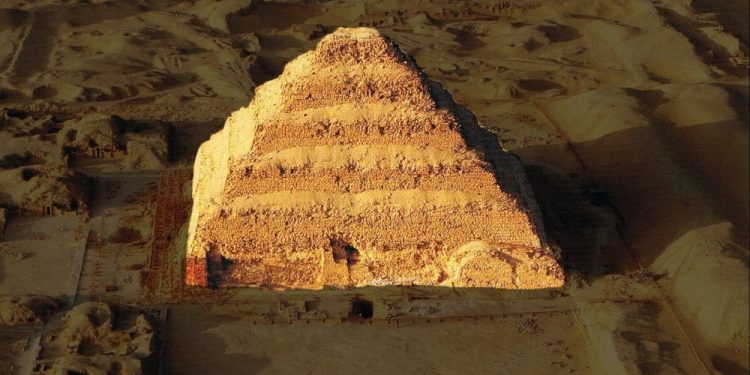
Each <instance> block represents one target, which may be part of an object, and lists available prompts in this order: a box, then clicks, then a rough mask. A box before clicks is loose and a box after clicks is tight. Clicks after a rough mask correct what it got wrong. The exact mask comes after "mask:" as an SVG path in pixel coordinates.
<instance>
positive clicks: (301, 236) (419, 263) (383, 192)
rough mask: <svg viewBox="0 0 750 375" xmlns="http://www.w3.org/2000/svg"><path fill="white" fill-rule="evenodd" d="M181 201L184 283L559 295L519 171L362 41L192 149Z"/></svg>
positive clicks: (405, 70) (304, 58)
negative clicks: (189, 204)
mask: <svg viewBox="0 0 750 375" xmlns="http://www.w3.org/2000/svg"><path fill="white" fill-rule="evenodd" d="M193 198H194V204H193V212H192V217H191V221H190V233H189V240H188V242H189V243H188V258H187V272H186V275H187V276H186V277H187V282H188V283H189V284H196V285H209V284H211V285H226V284H235V285H254V286H271V287H298V288H299V287H301V288H322V287H324V286H337V287H349V286H364V285H391V284H420V285H454V286H466V287H479V286H481V287H499V288H510V289H529V288H548V287H559V286H561V285H562V284H563V273H562V270H561V268H560V266H559V265H558V264H557V261H556V259H555V257H554V255H553V254H552V252H551V251H550V250H549V249H548V248H547V247H546V243H545V242H546V241H545V236H544V230H543V227H542V222H541V219H540V216H539V213H538V208H537V206H536V203H535V202H534V199H533V197H532V194H531V190H530V188H529V186H528V183H527V181H526V178H525V175H524V172H523V169H522V167H521V165H520V163H519V162H518V160H517V159H516V158H515V157H513V156H512V155H509V154H507V153H504V152H503V151H502V148H501V146H500V144H499V142H498V140H497V138H495V137H494V136H492V135H491V134H490V133H488V132H486V131H484V130H483V129H481V128H480V127H479V125H478V124H477V122H476V119H475V117H474V115H473V114H472V113H471V112H469V111H468V110H467V109H466V108H463V107H460V106H459V105H457V104H456V103H455V102H453V100H452V98H451V97H450V95H449V94H448V93H447V92H446V91H445V90H443V89H442V87H441V86H440V85H439V84H437V83H436V82H433V81H431V80H429V79H428V78H427V77H426V76H425V75H424V74H423V73H422V72H421V71H420V70H419V68H418V67H417V65H416V64H415V62H414V61H413V60H412V59H411V58H410V57H408V56H407V55H406V54H404V53H403V52H402V51H401V50H400V49H399V48H398V46H396V45H395V43H393V42H392V41H391V40H390V39H389V38H387V37H385V36H383V35H381V34H380V33H379V32H378V31H376V30H374V29H367V28H354V29H345V28H341V29H339V30H337V31H336V32H334V33H332V34H330V35H328V36H326V37H324V38H323V39H322V40H321V41H320V43H319V45H318V47H317V48H316V49H315V50H314V51H311V52H308V53H305V54H303V55H301V56H299V57H298V58H296V59H295V60H293V61H292V62H290V63H289V64H287V66H286V68H285V69H284V72H283V73H282V75H281V76H280V77H279V78H277V79H275V80H273V81H270V82H268V83H266V84H264V85H263V86H261V87H259V88H258V89H257V91H256V96H255V98H254V100H253V102H252V103H251V104H250V105H249V106H248V107H246V108H243V109H241V110H239V111H237V112H235V113H233V114H232V116H231V117H230V118H229V119H228V120H227V122H226V124H225V127H224V129H223V130H222V131H220V132H219V133H217V134H214V135H213V136H212V137H211V139H210V140H209V141H208V142H206V143H204V144H203V145H202V146H201V148H200V150H199V152H198V156H197V159H196V163H195V173H194V179H193ZM260 228H262V230H260Z"/></svg>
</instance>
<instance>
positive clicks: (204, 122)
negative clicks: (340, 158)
mask: <svg viewBox="0 0 750 375" xmlns="http://www.w3.org/2000/svg"><path fill="white" fill-rule="evenodd" d="M487 4H488V5H487V6H484V5H483V4H482V3H479V4H478V5H476V4H473V3H472V4H463V3H455V4H449V3H444V2H438V1H434V2H433V1H419V2H411V3H409V4H408V5H403V4H399V3H397V2H395V1H385V2H375V1H361V2H309V3H305V4H293V3H270V2H269V3H266V2H260V1H253V2H252V4H250V1H247V0H242V1H239V0H226V1H219V2H213V1H194V2H176V1H168V0H159V1H143V2H139V1H135V0H132V1H131V0H127V1H116V2H115V1H96V2H81V3H78V2H72V1H57V0H35V1H5V2H2V4H0V109H1V110H2V111H3V112H4V115H5V116H7V117H8V118H14V119H17V120H12V121H10V120H9V121H8V123H13V124H16V123H19V122H22V123H23V124H25V125H24V126H23V127H18V126H15V125H14V126H4V127H0V133H3V134H2V136H0V140H2V143H0V159H2V160H10V161H13V163H17V158H14V157H11V158H10V159H8V158H6V157H7V156H8V155H12V154H14V153H18V152H19V150H22V149H23V148H24V147H26V148H29V149H34V150H36V151H34V154H35V155H39V156H38V157H37V158H27V159H23V158H22V159H23V160H22V162H21V164H22V165H23V164H24V163H27V164H32V163H39V162H40V160H39V159H41V162H45V161H47V159H48V158H51V156H49V155H50V152H49V151H45V147H52V146H50V144H49V142H47V141H44V142H42V141H40V138H38V137H37V135H38V134H40V131H29V129H30V128H31V129H33V128H34V127H36V128H38V129H42V131H41V133H42V134H44V132H45V131H54V128H55V126H56V125H55V124H56V123H58V122H59V121H62V120H65V119H76V118H79V117H82V116H83V115H84V114H87V113H93V112H103V113H107V114H117V115H120V116H122V117H124V118H127V119H135V120H147V119H158V120H164V121H167V122H169V123H170V124H171V126H172V128H173V132H174V138H173V139H174V142H175V143H176V144H175V145H173V147H174V148H173V150H174V157H173V159H172V161H173V164H174V165H173V166H189V165H190V163H191V160H192V155H194V153H195V151H196V149H197V146H198V145H199V144H200V143H201V142H202V141H204V140H206V139H207V138H208V137H209V136H210V134H211V133H213V132H215V131H216V130H217V129H218V128H220V127H221V125H222V123H223V121H224V119H226V117H227V116H228V115H229V113H231V112H232V111H233V110H236V109H237V108H239V107H241V106H245V105H247V103H248V102H249V100H250V98H251V97H252V96H253V88H254V87H256V86H257V85H259V84H261V83H263V82H265V81H267V80H269V79H272V78H274V77H276V76H277V75H278V74H279V73H280V72H281V69H282V68H283V66H284V64H285V63H286V62H288V61H290V60H291V59H292V58H294V57H295V56H297V55H299V54H300V53H302V52H305V51H307V50H309V49H311V48H313V47H314V45H315V44H316V43H317V41H318V40H319V38H320V37H321V36H322V35H324V34H326V33H328V32H330V31H332V30H333V29H334V28H335V27H338V26H354V25H362V26H374V27H377V28H379V29H380V30H381V31H382V32H383V33H385V34H386V35H388V36H390V37H391V38H393V40H394V41H396V43H398V44H399V45H400V46H401V48H403V49H404V50H405V51H406V52H407V53H408V54H410V55H412V56H414V58H415V59H416V61H417V63H418V65H419V66H420V67H421V68H423V69H424V70H425V72H426V73H427V74H428V75H429V76H430V77H431V78H432V79H434V80H436V81H439V82H441V83H442V84H443V85H444V86H445V88H446V89H447V90H448V91H449V92H450V93H451V94H452V95H453V96H454V98H455V100H456V101H457V102H459V103H460V104H462V105H465V106H467V107H468V108H469V109H470V110H472V111H473V112H474V113H475V114H476V115H477V117H478V119H479V120H480V122H481V124H482V126H484V127H485V128H487V129H490V130H492V131H493V132H495V133H496V134H498V136H499V137H500V138H501V140H502V142H503V145H504V147H505V148H507V149H508V150H510V151H511V152H513V153H515V154H517V155H519V156H520V157H521V160H522V162H523V163H524V165H525V167H526V172H527V174H528V176H529V179H530V181H531V184H532V187H533V189H534V192H535V195H536V198H537V200H538V202H539V204H540V207H541V208H542V211H543V214H544V220H545V225H546V227H547V231H548V235H549V236H550V238H551V239H552V240H553V241H554V242H555V244H556V246H558V247H559V248H560V250H561V252H562V256H563V259H562V262H563V265H564V267H565V271H566V277H567V278H568V279H569V280H571V281H570V282H569V283H568V285H567V286H566V287H565V288H563V289H561V290H556V291H552V292H549V291H545V292H544V293H548V294H546V295H542V296H540V295H531V296H527V295H515V294H512V293H511V294H508V293H506V292H502V291H491V290H483V289H477V290H470V291H459V292H456V293H458V295H456V294H454V292H453V291H452V290H451V289H450V288H444V289H437V290H434V289H431V290H427V291H426V292H424V293H419V296H420V297H418V298H416V299H414V298H412V299H411V301H410V298H409V297H406V295H408V293H409V291H410V290H411V289H409V288H404V289H389V288H385V289H383V290H377V289H376V290H371V289H367V288H365V289H355V290H345V291H321V292H306V291H292V292H284V293H281V292H274V291H256V290H234V289H231V290H224V291H220V292H215V293H206V292H205V291H196V290H180V292H179V293H176V294H174V293H166V294H163V295H153V294H154V293H152V291H151V290H150V289H149V288H148V283H142V282H141V280H145V279H146V277H145V276H144V271H145V272H149V271H150V272H151V273H153V274H155V275H157V276H155V277H157V278H159V277H162V278H172V277H175V275H173V274H171V273H170V272H166V271H165V270H163V269H162V270H161V271H160V270H159V269H156V270H149V269H148V264H149V262H148V261H149V259H151V257H152V254H150V252H151V250H152V249H153V248H154V247H153V246H152V244H151V243H150V242H149V241H150V240H151V237H153V236H155V235H156V234H152V233H151V229H150V225H151V224H150V223H151V222H152V219H153V212H154V210H155V208H154V207H155V204H158V202H154V201H151V202H150V203H146V202H145V201H141V202H137V201H136V200H137V199H139V197H142V198H143V199H145V200H146V201H148V198H146V197H147V196H149V194H151V195H153V191H152V188H149V187H148V185H149V183H151V182H155V181H156V180H157V178H156V177H155V176H142V175H138V174H130V173H120V174H117V175H112V176H106V175H102V174H100V173H99V171H100V170H101V168H98V167H97V166H96V165H95V164H96V163H94V164H92V165H89V166H88V167H87V166H85V165H83V166H82V167H84V168H82V169H83V170H84V171H86V170H88V173H90V174H93V175H94V176H95V177H97V192H96V194H97V198H95V199H94V205H93V207H92V209H93V211H92V214H91V219H90V220H89V221H88V222H86V223H80V222H79V218H78V217H75V216H72V217H69V216H60V217H45V218H40V217H15V218H11V219H10V221H9V224H8V227H7V228H6V234H5V235H4V237H3V240H2V242H0V291H1V292H2V294H38V293H41V294H47V295H55V296H59V295H62V296H64V297H65V296H68V295H69V294H70V290H71V288H70V285H71V282H70V281H69V280H73V279H75V278H76V277H78V276H77V275H76V273H77V269H76V266H75V263H76V259H77V258H76V257H75V254H76V253H77V252H78V251H79V249H81V248H82V247H84V246H87V244H86V242H90V244H89V246H88V247H89V249H87V252H86V254H89V251H88V250H92V251H91V253H90V254H93V256H90V257H86V258H84V262H83V267H82V270H81V272H80V282H81V285H82V286H83V290H84V293H83V294H81V295H82V296H85V298H86V299H102V300H112V301H128V302H132V303H136V304H147V303H148V304H151V303H153V304H157V303H159V304H161V303H166V304H169V314H168V317H167V330H166V333H165V334H166V341H165V346H164V354H163V359H162V366H163V369H164V370H165V372H166V373H186V372H189V371H192V372H194V373H206V372H209V371H210V372H216V373H277V374H278V373H290V372H295V373H297V372H302V373H337V372H344V373H351V372H355V371H356V372H362V373H393V372H396V373H414V372H416V373H420V372H421V373H444V374H452V373H499V372H503V373H506V372H507V373H529V374H532V373H571V372H573V373H642V374H663V373H689V374H706V373H727V374H735V373H737V374H741V373H747V371H748V368H750V360H749V359H748V344H747V342H748V320H749V319H748V301H749V300H750V298H749V297H748V236H747V228H748V210H747V207H748V193H747V191H748V190H749V189H748V185H749V183H748V169H749V163H748V160H749V159H750V157H748V133H747V132H748V130H747V129H748V121H747V115H748V113H747V110H746V106H747V102H748V68H747V45H748V40H747V39H748V34H747V29H748V25H747V19H748V9H747V8H748V4H747V2H741V1H726V2H721V3H718V2H713V1H703V0H694V1H692V2H691V1H688V0H659V1H646V0H621V1H576V0H565V1H559V2H543V3H537V2H534V3H532V2H528V3H527V2H512V3H495V2H491V3H490V2H488V3H487ZM29 115H31V116H29ZM21 118H23V119H21ZM44 129H47V130H44ZM50 129H52V130H50ZM16 143H18V144H16ZM11 144H12V147H11V146H6V145H11ZM0 165H3V163H0ZM14 165H15V164H14ZM3 168H5V167H3ZM110 183H111V184H110ZM108 184H109V185H112V186H114V185H117V184H119V187H118V188H116V189H115V188H112V190H114V191H115V193H113V194H114V195H113V196H108V195H106V194H105V192H106V191H107V190H106V189H105V188H103V187H102V186H105V187H106V186H107V185H108ZM0 194H2V192H0ZM128 200H131V201H132V202H128ZM120 227H127V228H131V229H132V228H135V229H136V230H137V231H139V232H140V233H141V236H142V239H141V240H139V241H142V242H140V243H139V242H138V241H135V240H134V241H133V242H127V241H126V242H113V241H111V235H112V234H115V232H116V231H117V230H118V229H119V228H120ZM89 231H97V232H101V233H105V234H106V235H102V236H101V237H100V238H101V241H100V242H96V241H87V239H88V237H87V236H88V234H87V233H89ZM168 231H169V235H171V236H172V237H170V238H175V239H177V238H178V237H179V231H180V228H179V227H175V228H169V229H168ZM183 232H184V231H183ZM121 234H123V235H124V237H122V238H134V237H132V236H133V232H129V231H126V232H124V233H121ZM183 236H184V233H183ZM182 240H183V241H184V238H183V239H182ZM160 248H161V247H160ZM168 248H169V249H171V250H170V251H173V252H174V253H173V254H174V255H170V256H177V254H179V253H180V251H181V250H182V249H184V247H182V246H180V244H179V242H177V243H174V246H170V247H168ZM18 254H32V255H31V256H25V255H18ZM138 264H144V265H145V266H144V267H146V269H138V266H137V265H138ZM134 266H135V267H134ZM641 268H643V270H641ZM169 270H171V268H170V269H169ZM131 276H132V279H129V277H131ZM130 280H132V281H130ZM107 285H115V286H117V289H116V290H115V291H110V292H106V291H102V288H106V286H107ZM462 293H463V294H462ZM355 294H362V295H363V296H364V297H363V298H368V299H369V300H371V301H372V302H373V306H374V308H375V310H374V311H375V316H374V317H373V318H372V319H371V320H368V321H365V322H364V324H359V322H354V323H353V322H348V321H347V322H341V318H345V317H346V316H348V314H349V311H350V309H351V298H352V297H353V296H354V295H355ZM425 296H426V299H425ZM317 299H320V301H319V302H317V307H315V305H316V302H312V303H310V304H308V306H307V308H309V310H310V312H308V311H307V308H306V307H305V301H306V300H317ZM81 300H82V299H81ZM394 300H395V301H396V302H394V303H395V304H396V305H397V307H394V308H393V309H394V310H390V309H388V304H387V303H388V302H389V301H391V302H393V301H394ZM279 301H281V302H283V303H281V305H283V306H282V308H280V307H279V304H280V302H279ZM295 301H296V302H295ZM472 301H473V302H472ZM290 306H291V307H290ZM552 310H554V312H552ZM295 311H296V312H295ZM314 311H324V312H325V313H320V312H319V313H315V312H314ZM388 311H396V313H397V314H399V315H391V316H389V315H388ZM540 311H541V312H540ZM513 314H515V315H513ZM519 314H520V315H519ZM441 316H442V317H443V321H442V322H440V317H441ZM474 316H478V318H477V320H476V321H475V320H473V318H472V317H474ZM479 316H481V318H480V317H479ZM459 317H460V318H461V319H462V320H461V321H458V320H457V318H459ZM490 317H492V319H490ZM396 318H398V319H400V321H399V323H398V325H395V324H396V323H395V322H394V321H393V320H392V319H396ZM469 318H470V320H468V319H469ZM307 319H310V323H307ZM322 319H326V321H325V322H323V321H322ZM428 319H429V320H430V321H429V322H427V320H428ZM529 319H533V320H534V321H535V323H532V322H531V321H530V320H529ZM271 321H273V322H274V324H270V322H271ZM289 321H292V323H291V324H290V323H289ZM370 321H371V322H372V323H371V324H370ZM402 322H403V325H402ZM35 329H38V328H30V329H29V330H27V328H23V329H22V330H21V331H18V329H17V328H13V329H10V328H7V329H6V328H5V327H0V331H1V332H2V334H0V337H2V345H0V346H1V347H2V348H6V347H13V348H16V346H14V345H18V344H17V343H18V342H22V341H24V340H25V338H27V337H31V333H29V332H33V331H34V330H35ZM2 348H0V349H2ZM0 352H2V353H8V351H6V350H0ZM14 358H16V357H14V356H13V355H10V356H8V355H5V354H3V355H2V356H0V364H1V365H2V366H3V368H5V369H8V368H10V367H11V366H14V365H15V364H14V363H13V362H14V361H15V359H14ZM18 358H24V357H18ZM188 365H189V366H190V367H188ZM571 370H574V371H571Z"/></svg>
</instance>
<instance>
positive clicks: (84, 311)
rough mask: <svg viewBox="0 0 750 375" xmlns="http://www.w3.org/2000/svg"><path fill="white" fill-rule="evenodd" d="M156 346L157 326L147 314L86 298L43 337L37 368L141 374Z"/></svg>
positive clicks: (39, 369)
mask: <svg viewBox="0 0 750 375" xmlns="http://www.w3.org/2000/svg"><path fill="white" fill-rule="evenodd" d="M153 346H154V330H153V327H152V325H151V323H150V322H149V320H148V319H147V318H146V315H144V314H141V313H134V312H132V311H127V312H126V311H120V310H119V308H114V307H112V306H109V305H107V304H105V303H101V302H85V303H82V304H80V305H78V306H76V307H74V308H73V309H72V310H70V311H69V312H68V313H66V314H65V316H64V317H63V319H62V320H61V321H60V322H59V323H58V324H57V325H56V326H55V327H52V328H51V329H50V330H49V331H48V333H47V334H46V335H45V336H44V337H43V338H42V354H41V358H40V359H39V361H38V362H37V364H36V370H37V371H39V372H40V373H44V374H58V373H84V374H99V373H102V374H104V373H110V372H114V373H119V374H141V373H144V366H143V361H144V360H145V359H147V358H149V357H150V356H151V355H152V350H153Z"/></svg>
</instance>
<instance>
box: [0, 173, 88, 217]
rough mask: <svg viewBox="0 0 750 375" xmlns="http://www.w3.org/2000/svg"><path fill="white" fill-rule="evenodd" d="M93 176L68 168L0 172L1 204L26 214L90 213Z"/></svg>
mask: <svg viewBox="0 0 750 375" xmlns="http://www.w3.org/2000/svg"><path fill="white" fill-rule="evenodd" d="M91 187H92V181H91V179H90V178H89V177H86V176H85V175H83V174H81V173H78V172H76V171H73V170H71V169H68V168H66V167H51V166H33V167H22V168H15V169H8V170H0V191H2V192H3V194H0V205H1V206H5V207H11V208H14V209H16V210H19V211H22V212H32V213H39V214H42V215H57V214H60V213H65V212H83V211H86V209H87V206H88V203H89V199H90V196H91Z"/></svg>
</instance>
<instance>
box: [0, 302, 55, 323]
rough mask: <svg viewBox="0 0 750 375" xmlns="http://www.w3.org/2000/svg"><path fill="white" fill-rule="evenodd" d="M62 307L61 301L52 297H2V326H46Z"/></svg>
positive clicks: (0, 315) (0, 321) (0, 319)
mask: <svg viewBox="0 0 750 375" xmlns="http://www.w3.org/2000/svg"><path fill="white" fill-rule="evenodd" d="M61 307H62V304H61V303H60V301H59V300H57V299H54V298H52V297H45V296H4V297H0V326H4V325H5V326H20V325H32V324H44V323H45V322H47V320H48V319H49V317H51V316H52V315H53V314H55V313H56V312H58V311H59V310H60V308H61Z"/></svg>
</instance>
